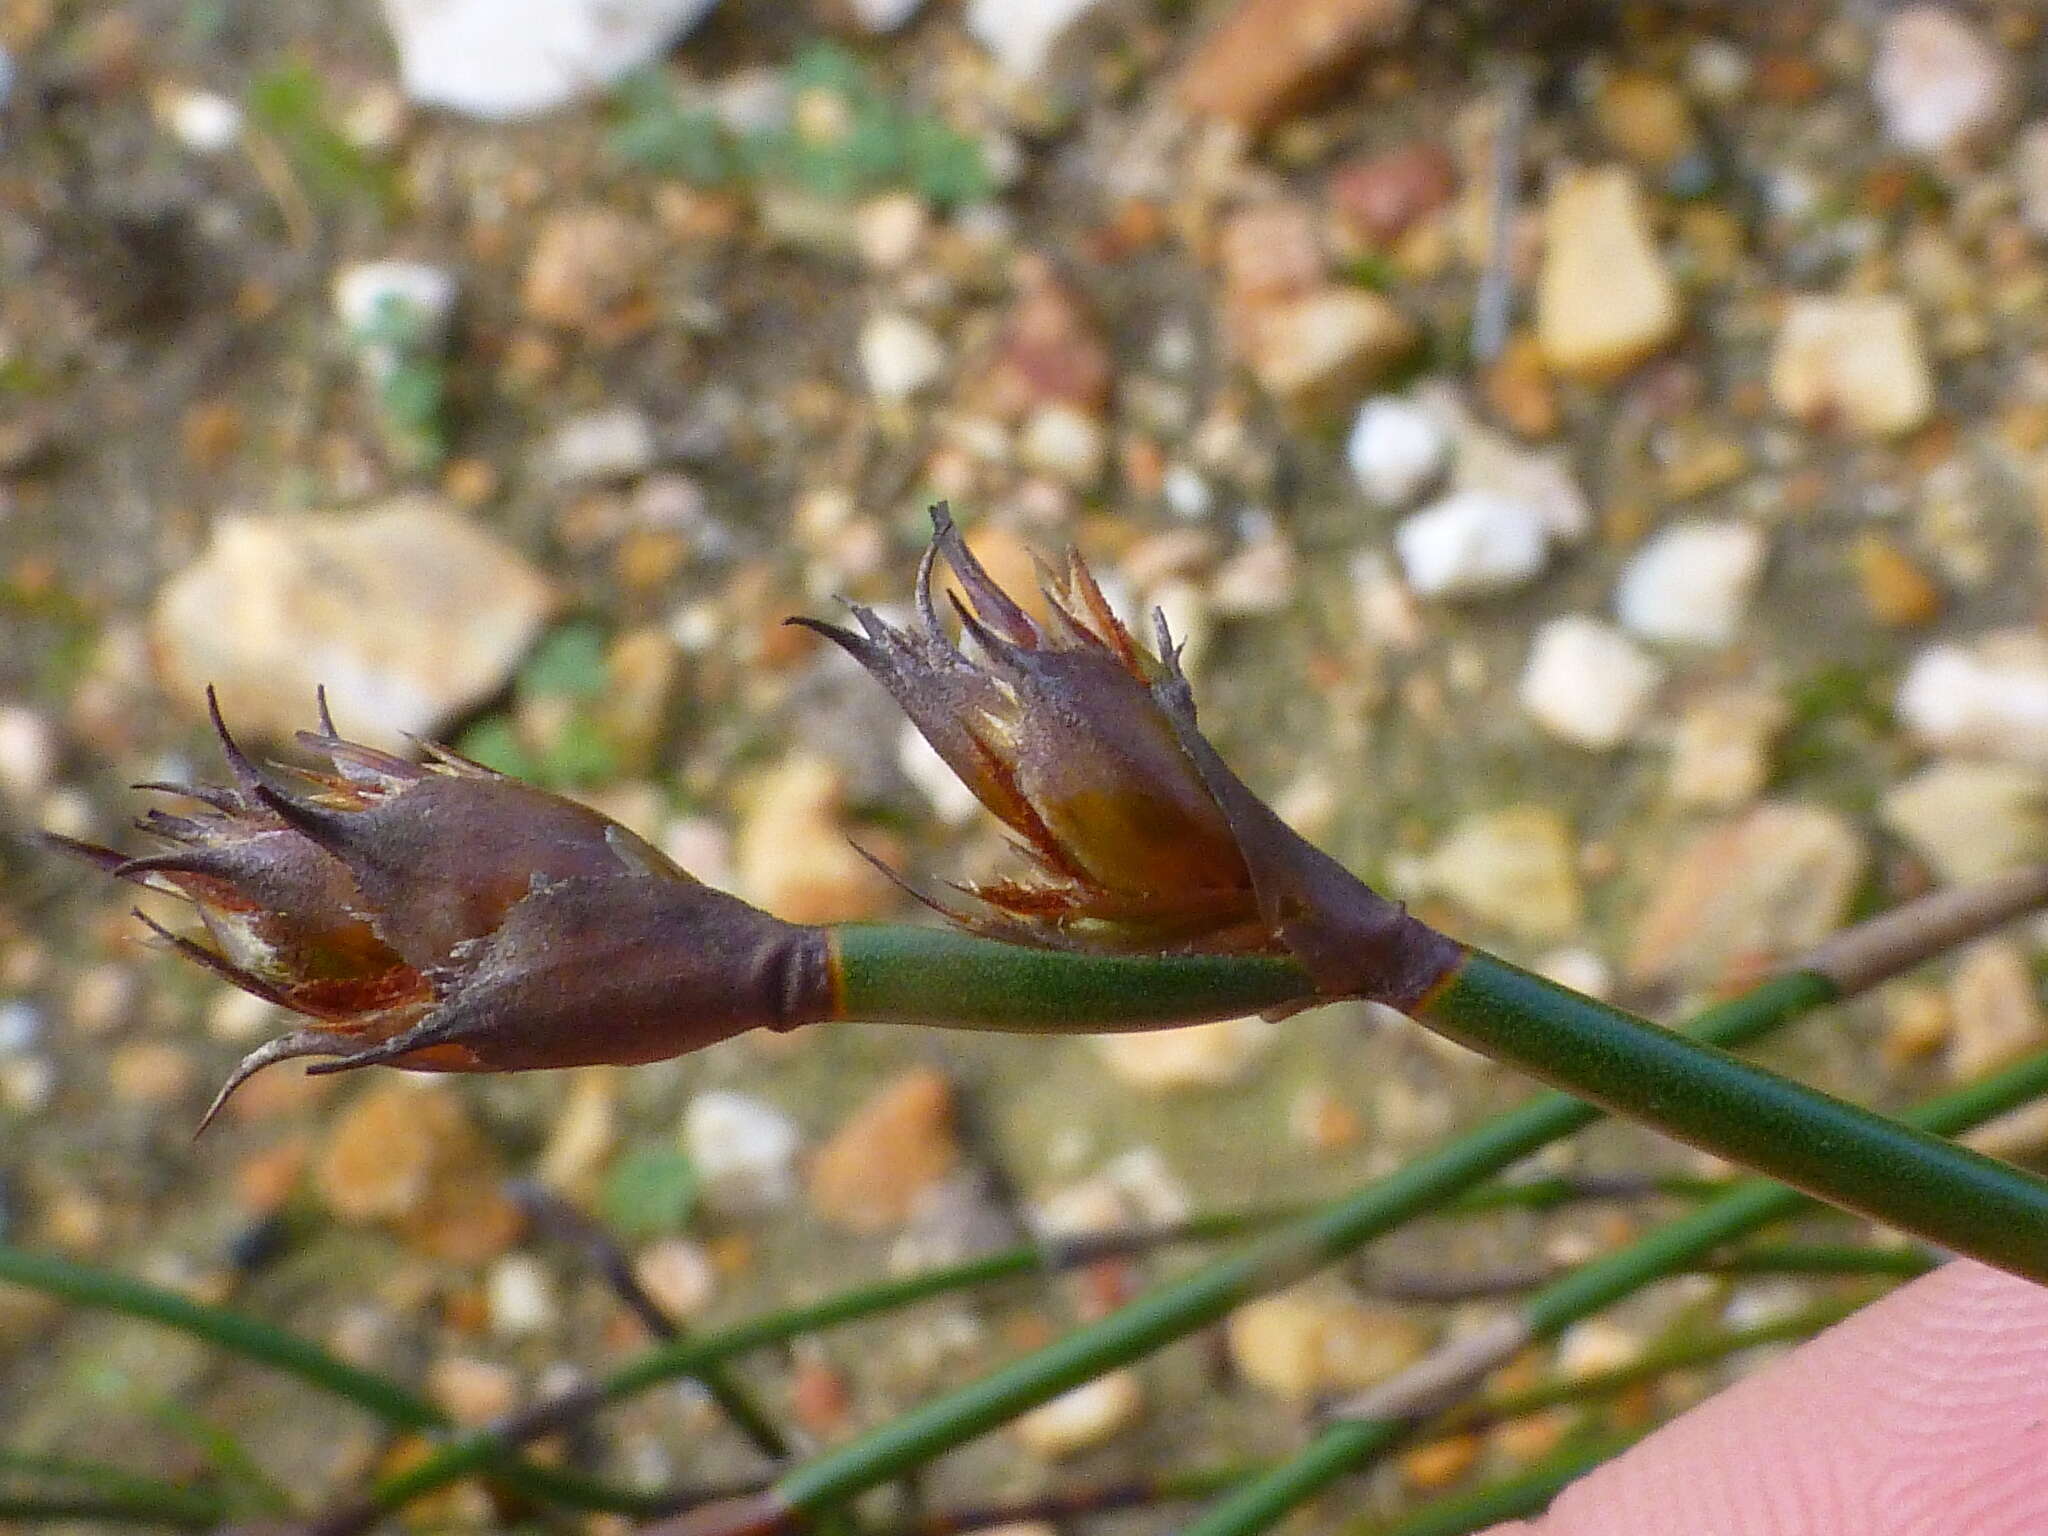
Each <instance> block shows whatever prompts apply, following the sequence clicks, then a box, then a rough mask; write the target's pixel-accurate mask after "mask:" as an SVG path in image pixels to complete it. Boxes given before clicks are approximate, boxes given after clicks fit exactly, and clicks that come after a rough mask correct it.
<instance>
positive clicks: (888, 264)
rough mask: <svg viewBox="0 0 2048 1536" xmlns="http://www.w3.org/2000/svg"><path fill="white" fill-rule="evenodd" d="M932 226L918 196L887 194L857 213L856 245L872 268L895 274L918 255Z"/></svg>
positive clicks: (854, 215)
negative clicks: (894, 272) (926, 233)
mask: <svg viewBox="0 0 2048 1536" xmlns="http://www.w3.org/2000/svg"><path fill="white" fill-rule="evenodd" d="M930 224H931V214H930V212H929V210H928V209H926V207H925V205H924V201H923V200H922V199H921V198H919V197H918V196H917V195H916V194H915V193H911V192H889V193H885V194H883V195H882V196H880V197H872V198H869V199H868V200H867V201H866V202H864V203H862V204H861V205H860V206H859V207H858V208H856V209H855V210H854V212H853V236H854V244H855V245H856V246H857V247H858V248H859V250H860V255H861V260H863V261H865V262H866V263H867V264H868V265H869V266H870V267H872V268H874V269H875V270H876V271H877V272H893V271H895V270H897V269H898V268H899V267H902V266H904V265H905V264H906V263H908V262H909V261H910V259H911V257H913V256H915V255H916V254H917V249H918V247H919V246H920V245H921V244H922V243H923V242H924V238H925V232H926V230H927V228H928V227H929V226H930Z"/></svg>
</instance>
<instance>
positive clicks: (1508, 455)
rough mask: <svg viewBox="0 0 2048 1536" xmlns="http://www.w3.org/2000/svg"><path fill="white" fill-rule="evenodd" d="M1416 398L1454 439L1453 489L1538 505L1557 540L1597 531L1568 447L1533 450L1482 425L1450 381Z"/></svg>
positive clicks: (1424, 389) (1569, 541)
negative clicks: (1484, 493)
mask: <svg viewBox="0 0 2048 1536" xmlns="http://www.w3.org/2000/svg"><path fill="white" fill-rule="evenodd" d="M1415 400H1416V403H1417V404H1418V405H1420V406H1422V408H1423V409H1424V410H1426V411H1428V412H1429V414H1430V415H1431V416H1433V417H1434V418H1435V419H1436V421H1437V423H1438V425H1440V426H1441V427H1442V428H1443V429H1444V432H1445V434H1446V435H1447V436H1448V437H1449V438H1450V440H1451V486H1452V489H1454V490H1460V491H1491V492H1493V493H1494V494H1495V495H1497V496H1505V497H1507V498H1508V499H1510V500H1511V501H1519V502H1522V503H1524V504H1526V505H1527V506H1530V507H1532V508H1534V509H1535V510H1536V512H1537V513H1538V515H1539V516H1540V517H1541V518H1542V520H1543V527H1544V529H1545V531H1547V532H1548V533H1549V535H1550V537H1551V539H1552V541H1553V542H1555V543H1559V544H1576V543H1578V542H1579V541H1580V540H1581V539H1583V538H1585V537H1586V535H1587V534H1589V533H1591V532H1592V531H1593V508H1592V505H1591V503H1590V502H1588V501H1587V499H1586V493H1585V491H1584V489H1582V488H1581V487H1580V485H1579V481H1578V476H1577V475H1576V474H1575V473H1574V472H1573V470H1572V463H1571V454H1570V452H1569V451H1568V450H1567V449H1563V448H1530V447H1527V446H1525V445H1524V444H1522V443H1520V442H1517V441H1516V440H1515V439H1514V438H1512V437H1510V436H1508V435H1507V434H1506V433H1502V432H1495V431H1493V430H1492V429H1491V428H1488V427H1485V426H1482V425H1481V424H1480V423H1479V422H1478V421H1477V420H1475V419H1474V417H1473V415H1472V413H1471V412H1470V411H1468V410H1466V409H1465V405H1464V402H1463V401H1462V400H1460V399H1459V397H1458V393H1457V391H1456V390H1454V389H1451V388H1450V387H1449V386H1448V385H1443V384H1426V385H1423V386H1422V387H1421V388H1419V389H1417V390H1416V392H1415Z"/></svg>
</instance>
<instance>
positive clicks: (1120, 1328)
mask: <svg viewBox="0 0 2048 1536" xmlns="http://www.w3.org/2000/svg"><path fill="white" fill-rule="evenodd" d="M1835 996H1836V988H1835V984H1834V983H1833V982H1832V981H1830V980H1828V979H1827V978H1826V977H1824V976H1820V975H1817V974H1814V973H1812V972H1806V971H1799V972H1793V973H1790V974H1787V975H1785V976H1781V977H1779V978H1777V979H1776V980H1773V981H1769V982H1766V983H1765V984H1764V985H1763V986H1761V987H1759V988H1757V989H1756V990H1755V991H1753V992H1750V993H1748V994H1746V995H1745V996H1743V997H1740V998H1737V999H1735V1000H1734V1001H1732V1002H1729V1003H1724V1004H1722V1005H1720V1006H1719V1007H1716V1008H1712V1009H1709V1010H1707V1011H1706V1012H1705V1013H1703V1014H1701V1015H1700V1016H1699V1017H1698V1018H1697V1019H1695V1020H1694V1021H1693V1024H1692V1026H1691V1028H1692V1031H1693V1033H1695V1034H1696V1035H1697V1036H1698V1037H1700V1038H1702V1039H1708V1040H1712V1041H1714V1042H1716V1043H1717V1044H1727V1045H1736V1044H1742V1043H1745V1042H1747V1041H1751V1040H1755V1039H1757V1038H1758V1037H1760V1036H1762V1035H1764V1034H1766V1033H1768V1032H1769V1031H1771V1030H1772V1029H1775V1028H1777V1027H1778V1026H1780V1025H1782V1024H1784V1023H1786V1022H1787V1021H1788V1020H1791V1019H1793V1018H1796V1017H1798V1016H1799V1015H1801V1014H1803V1013H1806V1012H1809V1011H1811V1010H1812V1009H1814V1008H1817V1007H1820V1006H1821V1005H1823V1004H1825V1003H1827V1002H1829V1001H1831V1000H1832V999H1833V998H1834V997H1835ZM1598 1118H1599V1111H1598V1110H1597V1109H1595V1108H1594V1107H1593V1106H1591V1105H1589V1104H1585V1103H1582V1102H1580V1101H1579V1100H1577V1099H1574V1098H1571V1097H1568V1096H1567V1095H1564V1094H1546V1095H1544V1096H1542V1097H1541V1098H1538V1099H1535V1100H1532V1101H1531V1102H1529V1103H1527V1104H1525V1105H1523V1106H1521V1107H1520V1108H1519V1109H1516V1110H1513V1111H1511V1112H1509V1113H1508V1114H1506V1115H1502V1116H1500V1117H1499V1118H1497V1119H1495V1120H1492V1121H1489V1122H1488V1123H1487V1124H1485V1125H1482V1126H1480V1127H1478V1128H1477V1129H1476V1130H1473V1131H1470V1132H1468V1133H1467V1134H1465V1135H1463V1136H1461V1137H1459V1138H1458V1139H1456V1140H1455V1141H1453V1142H1451V1143H1450V1144H1449V1145H1447V1146H1445V1147H1442V1148H1440V1149H1438V1150H1437V1151H1436V1152H1435V1153H1432V1154H1431V1155H1429V1156H1427V1157H1424V1158H1421V1159H1419V1160H1418V1161H1416V1162H1413V1163H1411V1164H1409V1165H1408V1166H1407V1167H1405V1168H1403V1169H1401V1170H1400V1171H1399V1172H1397V1173H1394V1174H1392V1175H1390V1176H1389V1177H1387V1178H1385V1179H1382V1180H1380V1181H1378V1182H1377V1183H1374V1184H1370V1185H1367V1186H1366V1187H1365V1188H1364V1189H1361V1190H1359V1191H1357V1192H1356V1193H1354V1194H1351V1195H1348V1196H1345V1197H1344V1198H1342V1199H1339V1200H1336V1201H1333V1202H1332V1203H1331V1204H1329V1205H1327V1206H1324V1207H1322V1208H1321V1209H1319V1210H1317V1211H1315V1212H1313V1213H1311V1214H1310V1215H1308V1216H1306V1217H1304V1218H1302V1219H1301V1220H1300V1221H1298V1222H1295V1223H1293V1224H1290V1225H1289V1226H1287V1227H1284V1228H1282V1229H1281V1230H1279V1231H1277V1232H1275V1233H1272V1234H1270V1235H1269V1236H1267V1237H1266V1238H1264V1239H1262V1240H1261V1241H1259V1242H1257V1243H1254V1244H1253V1245H1251V1246H1250V1247H1249V1248H1248V1249H1246V1250H1245V1251H1244V1252H1242V1253H1238V1254H1233V1255H1230V1256H1228V1257H1226V1258H1223V1259H1220V1260H1217V1261H1216V1262H1214V1263H1212V1264H1209V1265H1207V1266H1205V1267H1203V1268H1202V1269H1199V1270H1197V1271H1195V1272H1194V1273H1193V1274H1191V1275H1187V1276H1185V1277H1183V1278H1181V1279H1179V1280H1176V1281H1174V1282H1173V1283H1171V1284H1169V1285H1165V1286H1161V1287H1159V1288H1157V1289H1155V1290H1153V1291H1151V1292H1149V1293H1148V1294H1146V1295H1144V1296H1141V1297H1139V1298H1138V1299H1137V1300H1136V1301H1134V1302H1132V1303H1130V1304H1129V1305H1127V1306H1125V1307H1124V1308H1122V1309H1121V1310H1119V1311H1117V1312H1115V1313H1113V1314H1112V1315H1110V1316H1109V1317H1106V1318H1104V1319H1102V1320H1101V1321H1100V1322H1097V1323H1093V1324H1090V1325H1089V1326H1087V1327H1085V1328H1081V1329H1078V1330H1076V1331H1075V1332H1073V1333H1071V1334H1068V1335H1067V1336H1066V1337H1064V1338H1062V1339H1059V1340H1057V1341H1055V1342H1054V1343H1052V1344H1050V1345H1048V1346H1046V1347H1045V1348H1044V1349H1041V1350H1038V1351H1036V1352H1035V1353H1033V1354H1031V1355H1027V1356H1025V1357H1024V1358H1023V1359H1021V1360H1018V1361H1016V1362H1014V1363H1012V1364H1011V1365H1009V1366H1006V1367H1003V1368H1002V1369H1000V1370H998V1371H996V1372H994V1373H993V1374H991V1375H989V1376H987V1377H984V1378H983V1379H982V1380H980V1381H977V1382H973V1383H970V1384H969V1385H968V1386H966V1387H963V1388H960V1389H958V1390H956V1391H954V1392H950V1393H948V1394H946V1395H945V1396H943V1397H939V1398H935V1399H934V1400H932V1401H931V1402H929V1403H926V1404H924V1405H923V1406H922V1407H919V1408H916V1409H913V1410H912V1411H911V1412H909V1413H907V1414H905V1415H903V1416H902V1417H900V1418H898V1419H895V1420H893V1421H891V1422H890V1423H887V1424H884V1425H882V1426H881V1427H880V1428H878V1429H876V1430H874V1431H872V1432H871V1433H869V1434H867V1435H864V1436H862V1437H860V1438H859V1439H857V1440H854V1441H851V1442H849V1443H848V1444H846V1445H844V1446H842V1447H840V1448H838V1449H836V1450H833V1451H829V1452H827V1453H826V1454H824V1455H823V1456H820V1457H818V1458H816V1459H814V1460H812V1461H810V1462H807V1463H805V1464H803V1465H801V1466H799V1467H797V1468H796V1469H795V1470H793V1471H792V1472H790V1473H789V1474H788V1475H787V1476H785V1477H784V1478H783V1479H782V1481H781V1482H780V1483H778V1484H777V1485H776V1490H775V1492H776V1496H777V1498H778V1500H779V1501H780V1502H781V1504H782V1505H783V1506H785V1507H786V1508H787V1510H788V1511H789V1512H790V1517H791V1522H792V1523H793V1521H794V1519H795V1517H796V1516H798V1515H802V1514H810V1513H814V1512H816V1511H819V1510H823V1509H828V1508H831V1507H832V1506H834V1505H836V1504H839V1503H842V1502H844V1501H845V1500H847V1499H850V1498H853V1497H856V1496H857V1495H859V1494H861V1493H865V1492H866V1491H867V1490H868V1489H870V1488H873V1487H876V1486H878V1485H879V1484H881V1483H884V1482H888V1481H890V1480H892V1479H894V1478H895V1477H897V1476H898V1475H900V1474H901V1473H902V1472H903V1471H905V1470H906V1469H908V1468H910V1467H913V1466H916V1465H917V1464H919V1463H920V1462H923V1461H926V1460H929V1459H930V1458H931V1457H933V1456H936V1455H939V1454H941V1453H942V1452H944V1451H947V1450H950V1449H952V1448H953V1447H954V1446H956V1445H960V1444H962V1443H964V1442H965V1441H968V1440H971V1439H973V1438H974V1437H976V1436H977V1435H980V1434H983V1433H985V1432H986V1431H988V1430H990V1429H992V1428H994V1427H996V1426H997V1425H999V1424H1002V1423H1005V1422H1007V1421H1008V1420H1010V1419H1012V1418H1014V1417H1016V1416H1017V1415H1018V1414H1020V1413H1022V1412H1024V1411H1025V1410H1027V1409H1029V1408H1032V1407H1035V1406H1036V1405H1038V1404H1039V1403H1042V1402H1045V1401H1046V1400H1048V1399H1049V1398H1053V1397H1056V1396H1058V1395H1059V1394H1060V1393H1061V1392H1064V1391H1066V1390H1068V1389H1069V1388H1071V1387H1075V1386H1078V1385H1080V1384H1081V1383H1082V1382H1084V1381H1087V1380H1089V1379H1090V1378H1092V1377H1094V1376H1098V1375H1100V1374H1101V1373H1103V1372H1104V1371H1107V1370H1110V1369H1112V1368H1114V1367H1116V1366H1118V1365H1122V1364H1124V1363H1126V1362H1128V1361H1131V1360H1135V1359H1137V1358H1139V1357H1141V1356H1143V1355H1146V1354H1149V1353H1151V1352H1152V1351H1153V1350H1155V1349H1158V1348H1160V1347H1161V1346H1162V1345H1165V1344H1168V1343H1171V1342H1172V1341H1173V1340H1175V1339H1179V1338H1183V1337H1185V1336H1186V1335H1187V1334H1189V1333H1192V1332H1194V1331H1195V1330H1196V1329H1198V1328H1203V1327H1206V1326H1208V1325H1209V1324H1210V1323H1213V1322H1215V1321H1216V1320H1218V1319H1219V1318H1221V1317H1223V1316H1224V1315H1226V1314H1227V1313H1229V1312H1230V1311H1231V1310H1232V1309H1234V1308H1235V1307H1237V1306H1238V1305H1240V1304H1241V1303H1243V1302H1245V1301H1248V1300H1250V1299H1251V1298H1253V1297H1255V1296H1259V1295H1263V1294H1265V1293H1266V1292H1268V1291H1273V1290H1278V1289H1280V1288H1281V1287H1283V1286H1285V1285H1288V1284H1291V1283H1292V1282H1293V1281H1295V1280H1298V1279H1300V1278H1301V1277H1302V1276H1303V1275H1305V1274H1308V1273H1309V1272H1310V1271H1312V1270H1314V1269H1317V1268H1319V1267H1321V1266H1322V1265H1324V1264H1327V1263H1329V1262H1331V1261H1332V1260H1335V1259H1338V1258H1341V1257H1343V1256H1344V1255H1345V1254H1347V1253H1350V1252H1352V1251H1354V1250H1355V1249H1357V1248H1359V1247H1361V1246H1363V1245H1364V1244H1365V1243H1367V1242H1370V1241H1371V1240H1372V1239H1373V1238H1375V1237H1378V1236H1380V1235H1382V1234H1383V1233H1386V1232H1388V1231H1391V1230H1392V1229H1393V1228H1395V1227H1397V1226H1399V1225H1401V1224H1402V1223H1403V1222H1405V1221H1407V1220H1409V1219H1410V1218H1411V1217H1414V1216H1417V1215H1419V1214H1421V1213H1422V1212H1424V1211H1427V1210H1430V1209H1432V1208H1435V1207H1438V1206H1441V1205H1442V1204H1443V1203H1444V1202H1446V1201H1448V1200H1450V1199H1451V1198H1453V1197H1454V1196H1456V1195H1457V1194H1459V1193H1461V1192H1462V1191H1465V1190H1467V1189H1470V1188H1472V1187H1473V1186H1474V1185H1476V1184H1478V1183H1479V1182H1480V1181H1482V1180H1484V1179H1488V1178H1491V1177H1492V1176H1494V1175H1495V1174H1497V1173H1499V1172H1500V1171H1501V1170H1502V1169H1504V1168H1506V1167H1508V1166H1510V1165H1511V1164H1513V1163H1516V1162H1519V1161H1520V1160H1521V1159H1522V1158H1524V1157H1527V1156H1529V1155H1530V1154H1531V1153H1533V1152H1536V1151H1539V1150H1541V1149H1542V1148H1543V1147H1545V1146H1547V1145H1549V1144H1550V1143H1551V1142H1553V1141H1556V1140H1558V1139H1559V1138H1561V1137H1564V1136H1568V1135H1570V1134H1571V1133H1572V1132H1574V1131H1577V1130H1579V1129H1581V1128H1583V1127H1584V1126H1586V1125H1589V1124H1591V1123H1592V1122H1593V1121H1594V1120H1596V1119H1598Z"/></svg>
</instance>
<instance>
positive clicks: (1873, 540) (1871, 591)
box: [1850, 533, 1943, 629]
mask: <svg viewBox="0 0 2048 1536" xmlns="http://www.w3.org/2000/svg"><path fill="white" fill-rule="evenodd" d="M1850 562H1851V564H1852V565H1853V566H1854V568H1855V571H1856V584H1857V586H1858V588H1859V589H1860V590H1861V591H1862V593H1863V606H1864V607H1865V608H1866V609H1868V610H1869V612H1870V616H1871V617H1872V618H1873V619H1875V620H1877V622H1878V623H1880V624H1883V625H1887V626H1889V627H1890V628H1893V629H1917V628H1919V627H1920V626H1921V625H1924V624H1932V623H1933V622H1934V621H1935V620H1936V619H1938V618H1940V617H1941V610H1942V606H1943V599H1942V593H1941V588H1940V586H1939V585H1937V584H1936V582H1935V580H1934V578H1933V577H1932V576H1930V575H1928V574H1927V572H1926V570H1925V569H1924V568H1923V567H1922V566H1921V564H1920V563H1919V562H1918V561H1917V560H1915V559H1914V558H1913V557H1912V556H1911V555H1909V554H1907V553H1906V552H1905V551H1904V550H1903V549H1901V548H1900V547H1899V546H1898V545H1897V544H1896V543H1895V542H1893V541H1892V540H1891V539H1888V538H1886V537H1885V536H1884V535H1883V534H1881V533H1866V534H1863V535H1861V536H1860V537H1859V538H1858V539H1857V540H1856V543H1855V546H1854V547H1853V548H1852V549H1851V551H1850Z"/></svg>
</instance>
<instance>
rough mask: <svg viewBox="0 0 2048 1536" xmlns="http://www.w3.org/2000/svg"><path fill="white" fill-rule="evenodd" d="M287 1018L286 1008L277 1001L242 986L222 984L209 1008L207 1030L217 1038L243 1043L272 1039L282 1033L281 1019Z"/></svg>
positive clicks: (233, 1042)
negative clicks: (269, 999) (262, 996)
mask: <svg viewBox="0 0 2048 1536" xmlns="http://www.w3.org/2000/svg"><path fill="white" fill-rule="evenodd" d="M284 1017H286V1015H285V1012H284V1010H283V1009H281V1008H279V1007H278V1006H277V1004H275V1003H273V1002H269V1001H267V1000H266V999H264V998H260V997H257V996H254V995H253V994H251V993H248V992H244V991H243V990H242V989H241V988H240V987H222V988H221V989H220V991H219V992H218V993H216V994H215V995H214V999H213V1003H212V1006H210V1007H209V1008H208V1009H207V1010H206V1032H207V1034H208V1035H210V1036H212V1037H213V1038H214V1039H215V1040H225V1041H228V1042H230V1043H231V1044H235V1045H241V1044H244V1043H246V1042H248V1041H251V1040H267V1039H269V1038H270V1037H271V1036H272V1035H274V1034H276V1033H277V1032H278V1021H279V1020H280V1019H281V1018H284Z"/></svg>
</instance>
